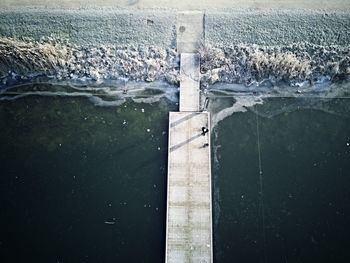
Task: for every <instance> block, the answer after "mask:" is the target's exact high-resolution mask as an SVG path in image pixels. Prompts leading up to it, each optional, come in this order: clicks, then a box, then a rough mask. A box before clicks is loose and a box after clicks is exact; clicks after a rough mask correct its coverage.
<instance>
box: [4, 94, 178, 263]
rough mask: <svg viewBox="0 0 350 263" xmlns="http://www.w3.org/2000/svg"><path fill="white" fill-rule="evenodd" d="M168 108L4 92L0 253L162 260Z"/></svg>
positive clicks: (46, 258)
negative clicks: (11, 97) (7, 96)
mask: <svg viewBox="0 0 350 263" xmlns="http://www.w3.org/2000/svg"><path fill="white" fill-rule="evenodd" d="M142 109H143V110H142ZM171 109H174V106H172V105H168V104H167V103H165V102H162V103H157V104H135V103H131V102H129V103H126V104H124V105H123V106H120V107H104V108H101V107H95V106H93V105H92V103H90V102H89V101H88V100H87V99H83V98H82V99H79V98H78V99H77V98H75V99H71V98H54V97H51V98H43V97H30V98H29V97H28V98H25V99H20V100H16V101H12V102H4V101H3V102H1V103H0V125H1V131H0V145H1V150H0V167H1V177H0V187H1V190H0V193H1V194H0V197H1V210H0V218H1V219H0V220H1V226H0V262H162V261H163V259H164V249H165V244H164V240H165V209H166V208H165V204H166V200H165V196H166V162H167V161H166V160H167V128H168V121H167V119H168V111H169V110H171ZM143 111H144V112H143ZM125 122H126V123H125ZM147 129H150V131H149V132H148V131H147ZM158 147H159V148H158ZM105 222H112V223H113V224H108V223H105Z"/></svg>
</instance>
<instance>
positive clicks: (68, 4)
mask: <svg viewBox="0 0 350 263" xmlns="http://www.w3.org/2000/svg"><path fill="white" fill-rule="evenodd" d="M23 5H27V6H48V7H52V6H56V7H64V8H78V7H87V6H97V7H111V6H113V7H123V8H170V9H227V8H259V9H266V8H309V9H315V8H319V9H340V10H344V9H349V1H348V0H332V1H329V0H191V1H186V0H178V1H174V0H75V1H71V0H55V1H50V0H2V1H1V3H0V7H1V6H23Z"/></svg>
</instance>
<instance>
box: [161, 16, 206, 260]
mask: <svg viewBox="0 0 350 263" xmlns="http://www.w3.org/2000/svg"><path fill="white" fill-rule="evenodd" d="M202 23H203V13H201V12H183V13H180V14H179V15H178V25H177V31H178V32H179V33H180V34H178V50H180V51H181V65H180V66H181V70H180V78H181V82H180V105H179V106H180V107H179V108H180V112H170V114H169V148H168V195H167V224H166V225H167V226H166V259H165V261H166V262H167V263H173V262H174V263H175V262H176V263H187V262H201V263H204V262H206V263H211V262H213V242H212V198H211V160H210V155H211V152H210V114H209V113H208V112H200V92H199V88H200V59H199V54H198V53H196V52H195V51H196V50H198V47H199V43H200V41H201V40H202V37H203V32H202V31H201V30H202V29H203V27H202ZM187 28H189V29H190V32H187V33H186V34H185V32H186V29H187ZM203 129H208V132H203Z"/></svg>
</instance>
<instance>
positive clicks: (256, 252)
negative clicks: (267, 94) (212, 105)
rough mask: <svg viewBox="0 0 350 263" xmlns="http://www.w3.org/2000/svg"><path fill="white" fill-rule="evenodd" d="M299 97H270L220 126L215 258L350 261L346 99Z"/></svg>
mask: <svg viewBox="0 0 350 263" xmlns="http://www.w3.org/2000/svg"><path fill="white" fill-rule="evenodd" d="M297 100H298V99H281V98H279V99H269V100H268V101H265V103H264V104H263V105H259V106H255V107H254V108H251V109H250V111H248V112H245V113H236V114H234V115H232V116H231V117H229V118H227V119H225V120H224V121H222V122H221V123H220V125H219V126H218V127H217V132H218V138H217V140H216V142H215V144H216V145H217V146H220V147H219V148H218V153H217V154H218V158H219V163H218V165H217V166H216V167H217V168H216V170H215V171H214V177H215V178H216V187H217V190H216V193H215V196H216V201H217V203H216V210H215V211H216V214H215V216H216V218H217V224H216V225H215V232H214V233H215V245H216V250H215V254H216V261H217V262H349V260H350V252H349V250H348V248H347V247H348V246H347V245H348V242H347V240H348V236H349V234H350V192H349V189H350V101H349V100H346V99H345V100H344V99H338V100H337V99H335V100H327V101H326V100H320V99H318V102H317V103H315V101H310V105H311V104H313V105H316V104H317V105H318V106H320V105H323V110H321V109H322V107H315V108H318V109H316V110H315V109H311V108H312V107H302V106H300V107H291V105H296V103H298V104H299V105H306V104H305V101H297ZM299 100H300V99H299ZM292 108H293V109H292ZM306 108H307V109H306ZM331 109H333V110H331ZM256 112H258V113H259V115H260V116H259V118H258V120H259V135H260V148H261V169H262V179H263V205H264V215H265V228H264V229H265V239H266V242H265V245H264V238H263V236H264V234H263V222H262V202H261V200H262V199H261V195H260V181H259V161H258V159H259V153H258V147H257V118H256V114H255V113H256ZM264 247H265V249H264ZM264 251H265V253H264ZM264 254H265V256H264Z"/></svg>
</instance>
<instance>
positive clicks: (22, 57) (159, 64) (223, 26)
mask: <svg viewBox="0 0 350 263" xmlns="http://www.w3.org/2000/svg"><path fill="white" fill-rule="evenodd" d="M0 7H1V8H0V55H1V56H0V80H1V81H2V85H5V86H6V85H7V84H6V83H7V82H6V79H8V77H12V78H15V79H16V78H23V77H24V78H27V77H28V76H29V77H32V76H35V75H37V74H39V75H50V76H53V77H59V78H65V79H66V78H68V79H69V78H73V79H85V78H87V79H95V80H100V79H120V78H124V79H129V80H136V81H154V80H166V81H168V82H170V83H172V84H174V83H175V84H176V83H177V81H178V66H179V65H178V61H179V60H178V59H177V54H176V22H177V16H176V12H177V10H176V9H205V19H204V35H205V41H203V44H204V45H203V48H202V50H201V56H202V65H201V70H202V74H203V75H202V83H203V84H213V83H215V82H229V83H244V84H248V85H249V84H251V83H252V82H254V81H262V80H265V79H269V80H271V81H272V84H275V83H276V82H278V81H281V80H282V81H286V82H287V83H290V84H293V85H294V84H297V83H302V82H303V81H305V80H306V81H310V82H313V81H318V80H320V79H322V78H326V79H328V80H329V79H331V80H344V79H348V78H349V75H350V48H349V47H350V45H349V43H350V34H349V33H348V32H350V8H349V7H350V1H348V0H347V1H341V0H337V1H332V2H330V1H322V0H321V1H300V0H297V1H277V0H275V1H272V0H270V1H263V0H261V1H249V0H248V1H223V0H218V1H198V0H195V1H168V0H166V1H161V2H159V1H149V0H148V1H147V0H145V1H142V0H141V1H132V0H129V1H126V0H125V1H111V0H106V1H96V0H95V1H92V0H90V1H84V2H83V1H68V0H61V1H44V0H38V1H25V0H18V1H7V0H5V1H4V0H2V1H1V3H0ZM315 7H317V9H316V8H315ZM0 86H1V83H0Z"/></svg>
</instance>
